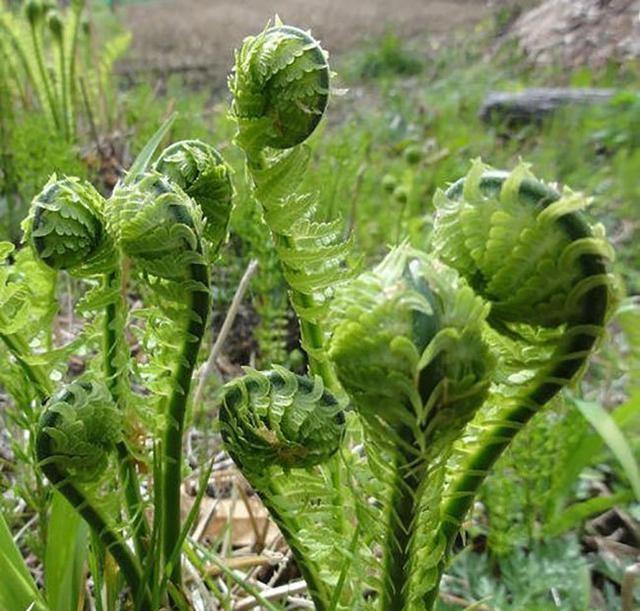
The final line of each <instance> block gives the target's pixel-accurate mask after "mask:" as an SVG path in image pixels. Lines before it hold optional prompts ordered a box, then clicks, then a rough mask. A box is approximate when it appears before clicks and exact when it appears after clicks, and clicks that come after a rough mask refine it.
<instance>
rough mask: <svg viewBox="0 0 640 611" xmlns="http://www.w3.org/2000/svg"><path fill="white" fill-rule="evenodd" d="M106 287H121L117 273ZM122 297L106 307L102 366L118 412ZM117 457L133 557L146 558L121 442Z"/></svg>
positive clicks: (137, 500) (135, 485)
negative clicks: (135, 555)
mask: <svg viewBox="0 0 640 611" xmlns="http://www.w3.org/2000/svg"><path fill="white" fill-rule="evenodd" d="M105 282H106V283H107V286H108V287H111V288H115V289H116V290H118V289H119V287H120V273H119V272H117V271H113V272H111V273H110V274H107V275H106V276H105ZM122 307H123V303H122V297H121V296H120V295H119V293H118V294H117V297H116V298H115V300H114V301H112V302H111V303H109V304H108V305H107V306H106V307H105V313H104V333H103V338H104V367H105V378H106V384H107V388H108V389H109V392H110V394H111V396H112V398H113V401H114V403H115V404H116V405H117V406H118V407H119V409H120V410H123V409H124V402H123V398H122V394H121V393H122V391H121V384H122V377H123V376H122V372H121V371H119V368H118V362H119V358H118V356H119V354H120V353H121V352H122V351H123V349H124V346H123V341H124V328H123V325H122V320H123V312H122ZM116 452H117V454H118V466H119V469H120V480H121V482H122V485H123V486H124V497H125V502H126V504H127V514H128V516H129V519H130V520H131V523H132V527H133V540H134V543H135V548H136V554H137V555H138V557H139V558H144V557H145V552H146V542H147V541H148V539H149V525H148V523H147V520H146V518H145V515H144V504H143V502H142V496H141V493H140V485H139V482H138V474H137V472H136V467H135V461H134V459H133V456H132V454H131V452H130V450H129V448H128V447H127V444H126V443H125V442H124V441H119V442H118V443H117V444H116Z"/></svg>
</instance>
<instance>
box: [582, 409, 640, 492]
mask: <svg viewBox="0 0 640 611" xmlns="http://www.w3.org/2000/svg"><path fill="white" fill-rule="evenodd" d="M573 402H574V404H575V406H576V407H577V408H578V410H579V411H580V413H581V414H582V415H583V416H584V417H585V419H586V420H587V422H589V424H590V425H591V426H592V427H593V428H594V429H595V430H596V432H597V433H598V434H599V435H600V437H602V439H603V441H604V442H605V443H606V444H607V446H608V447H609V449H610V450H611V452H612V454H613V455H614V456H615V457H616V459H617V460H618V462H619V463H620V465H621V466H622V468H623V470H624V472H625V475H626V476H627V478H628V479H629V482H630V484H631V487H632V488H633V492H634V494H635V495H636V498H637V499H638V500H639V501H640V468H639V467H638V462H637V461H636V458H635V456H634V455H633V451H632V450H631V447H630V446H629V443H628V441H627V438H626V437H625V436H624V434H623V432H622V431H621V430H620V428H619V427H618V425H617V424H616V421H615V420H614V419H613V417H612V416H611V414H610V413H609V412H608V411H607V410H606V409H604V408H603V407H602V406H601V405H600V404H599V403H595V402H593V401H582V400H580V399H574V400H573Z"/></svg>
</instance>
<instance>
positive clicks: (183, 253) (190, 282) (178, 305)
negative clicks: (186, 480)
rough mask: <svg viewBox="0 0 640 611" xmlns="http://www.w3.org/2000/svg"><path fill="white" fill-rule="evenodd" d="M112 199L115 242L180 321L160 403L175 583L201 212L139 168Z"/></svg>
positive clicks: (200, 294) (202, 259) (206, 306)
mask: <svg viewBox="0 0 640 611" xmlns="http://www.w3.org/2000/svg"><path fill="white" fill-rule="evenodd" d="M111 206H112V207H111V210H110V215H109V222H108V226H109V230H110V231H111V232H112V234H113V235H114V237H115V239H116V242H117V244H118V245H119V247H120V248H121V250H122V252H123V253H124V254H126V255H127V256H128V257H130V258H131V259H132V260H133V261H134V262H135V263H136V265H137V266H138V267H139V269H140V270H142V271H143V273H144V274H145V276H147V277H150V278H151V279H152V280H153V282H152V284H151V285H150V286H151V288H152V289H153V290H154V291H155V292H161V293H162V294H163V295H170V297H171V299H172V300H173V301H174V302H175V303H174V304H173V305H174V313H175V315H176V317H177V318H176V320H174V321H173V322H174V324H175V323H177V324H180V325H182V332H181V333H179V334H178V337H179V345H178V346H176V350H175V351H174V352H173V354H172V356H173V359H172V363H171V367H172V371H171V375H170V386H169V396H168V397H166V405H164V406H163V407H164V414H165V422H164V445H163V464H164V469H163V473H162V484H161V485H162V491H163V524H162V529H163V536H162V543H163V555H164V562H165V565H169V566H170V569H171V570H170V572H171V580H172V582H173V584H174V585H175V586H176V587H177V588H179V587H180V582H181V564H180V561H179V545H180V482H181V480H182V473H181V469H182V435H183V431H184V421H185V414H186V407H187V401H188V398H189V391H190V388H191V378H192V374H193V370H194V367H195V364H196V360H197V358H198V351H199V349H200V344H201V342H202V337H203V335H204V331H205V328H206V324H207V319H208V316H209V310H210V303H211V301H210V299H211V295H210V288H209V281H210V278H209V269H208V266H207V262H206V248H207V245H206V242H205V240H204V239H203V236H202V234H203V219H202V211H201V209H200V208H199V206H198V205H197V204H196V203H195V202H194V201H193V200H192V199H191V198H190V197H189V196H188V195H187V194H186V193H185V192H184V191H183V190H182V189H181V188H180V187H179V186H178V185H176V184H174V183H172V182H171V181H170V180H169V179H167V178H166V177H164V176H162V175H161V174H159V173H158V172H146V173H142V174H139V175H136V176H133V179H132V180H131V181H125V182H124V183H122V184H120V185H118V187H117V188H116V190H115V191H114V194H113V197H112V202H111ZM174 332H175V328H174ZM175 558H178V560H177V561H176V560H175ZM172 563H173V564H172Z"/></svg>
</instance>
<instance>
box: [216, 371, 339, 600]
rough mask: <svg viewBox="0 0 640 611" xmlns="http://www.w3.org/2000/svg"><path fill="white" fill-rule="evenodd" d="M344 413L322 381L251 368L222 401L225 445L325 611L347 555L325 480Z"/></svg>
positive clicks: (333, 459)
mask: <svg viewBox="0 0 640 611" xmlns="http://www.w3.org/2000/svg"><path fill="white" fill-rule="evenodd" d="M343 408H344V405H343V404H342V403H341V402H338V401H337V400H336V399H335V398H334V397H333V395H332V394H330V393H329V392H328V391H326V390H325V389H324V384H323V382H322V380H321V378H320V377H318V376H316V377H315V378H313V379H312V378H309V377H302V376H299V375H296V374H294V373H292V372H290V371H288V370H286V369H284V368H282V367H277V366H276V367H274V368H273V369H272V370H268V371H255V370H253V369H247V373H246V374H245V375H244V376H242V377H241V378H238V379H236V380H233V381H232V382H229V383H228V384H227V385H226V386H225V387H224V389H223V392H222V395H221V408H220V427H221V433H222V438H223V440H224V442H225V446H226V448H227V450H228V452H229V454H230V455H231V456H232V458H233V459H234V461H235V462H236V463H237V464H238V466H239V467H240V469H241V470H242V473H243V475H244V476H245V477H246V478H247V480H248V481H249V482H250V483H251V485H252V486H253V487H254V488H255V489H256V491H257V492H258V494H259V495H260V497H261V498H262V500H263V502H264V504H265V506H266V507H267V508H268V509H269V512H270V513H271V516H272V517H273V519H274V520H275V522H276V523H277V524H278V527H279V528H280V531H281V532H282V534H283V535H284V537H285V538H286V540H287V543H288V544H289V547H290V549H291V551H292V552H293V555H294V557H295V558H296V562H297V564H298V566H299V567H300V570H301V571H302V574H303V577H304V578H305V580H306V582H307V585H308V587H309V592H310V594H311V596H312V598H313V600H314V603H315V605H316V608H317V609H320V610H322V611H326V610H327V609H329V608H330V601H331V598H332V588H331V587H330V585H329V584H330V583H335V580H336V579H337V576H338V574H339V572H340V570H341V567H342V566H344V562H346V561H347V559H346V555H347V554H348V552H346V545H347V544H346V543H345V542H344V541H343V540H342V537H341V535H342V533H341V532H340V531H338V532H336V530H335V529H334V528H333V527H332V525H331V524H330V520H329V523H328V520H327V516H331V515H334V512H335V511H336V510H337V511H343V510H344V508H343V507H342V506H341V505H338V506H336V504H335V501H336V499H335V495H336V493H337V491H336V490H334V489H332V486H331V485H328V481H327V478H332V468H335V466H336V463H338V464H339V455H338V454H337V452H338V450H339V449H340V447H341V445H342V442H343V438H344V435H345V430H346V422H345V414H344V411H343ZM334 565H335V566H334Z"/></svg>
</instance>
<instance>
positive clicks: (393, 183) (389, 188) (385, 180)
mask: <svg viewBox="0 0 640 611" xmlns="http://www.w3.org/2000/svg"><path fill="white" fill-rule="evenodd" d="M397 186H398V181H397V180H396V177H395V176H393V174H385V175H384V176H383V177H382V188H383V189H384V190H385V191H386V192H387V193H393V192H394V190H395V188H396V187H397Z"/></svg>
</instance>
